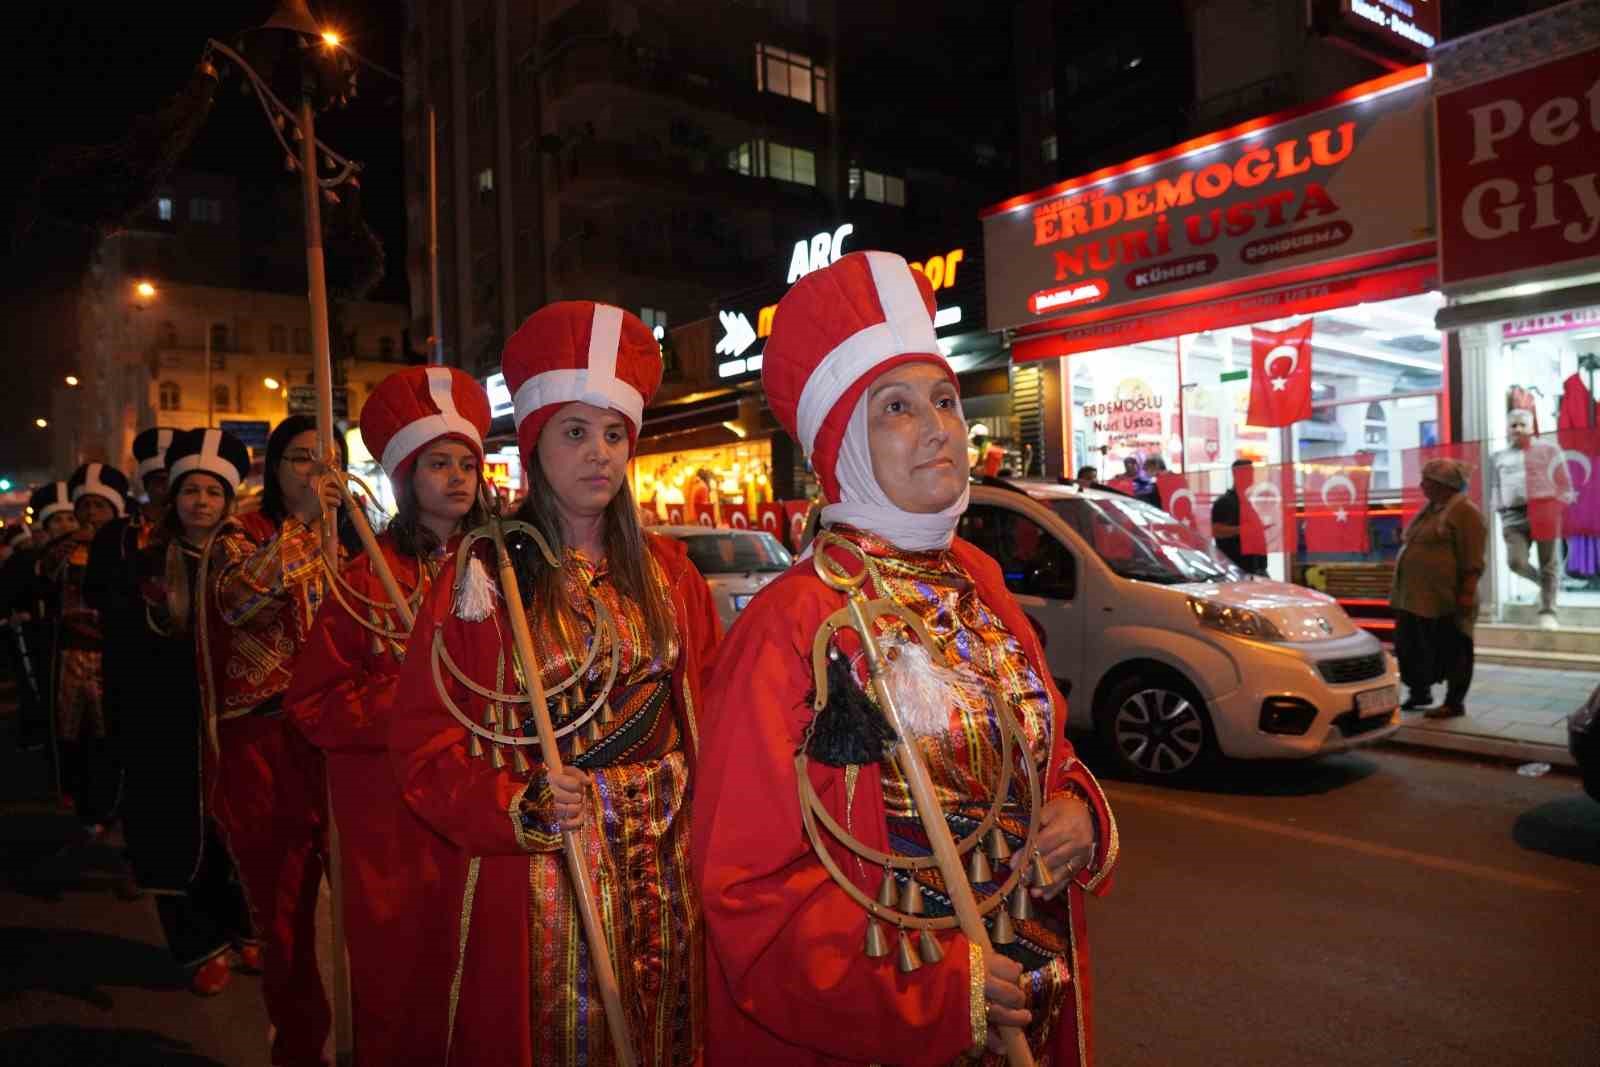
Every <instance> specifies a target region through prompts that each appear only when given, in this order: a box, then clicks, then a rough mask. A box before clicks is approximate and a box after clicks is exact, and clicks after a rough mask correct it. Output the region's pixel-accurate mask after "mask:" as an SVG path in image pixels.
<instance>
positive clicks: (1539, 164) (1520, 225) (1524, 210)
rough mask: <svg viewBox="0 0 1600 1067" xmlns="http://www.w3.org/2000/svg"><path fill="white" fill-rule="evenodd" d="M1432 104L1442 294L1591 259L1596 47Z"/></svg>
mask: <svg viewBox="0 0 1600 1067" xmlns="http://www.w3.org/2000/svg"><path fill="white" fill-rule="evenodd" d="M1436 106H1437V110H1438V140H1439V216H1440V218H1439V261H1440V273H1441V277H1442V279H1443V281H1444V285H1445V288H1446V289H1447V290H1449V289H1461V288H1468V287H1483V286H1484V285H1485V284H1486V283H1490V282H1498V283H1503V282H1507V281H1510V280H1512V279H1514V278H1517V277H1535V276H1539V275H1541V274H1545V273H1549V272H1557V273H1563V274H1565V273H1576V272H1578V271H1580V270H1584V269H1591V268H1592V267H1593V266H1595V265H1596V264H1600V48H1591V49H1589V50H1588V51H1586V52H1581V53H1579V54H1577V55H1573V56H1568V57H1566V58H1564V59H1558V60H1555V61H1554V62H1550V63H1545V64H1542V65H1540V66H1537V67H1532V68H1528V69H1524V70H1521V71H1518V72H1517V73H1515V74H1509V75H1507V76H1505V77H1503V78H1495V79H1493V80H1491V81H1487V82H1480V83H1478V84H1477V85H1470V86H1467V87H1466V88H1463V89H1457V90H1455V91H1453V92H1448V93H1441V94H1440V95H1439V97H1438V98H1437V105H1436Z"/></svg>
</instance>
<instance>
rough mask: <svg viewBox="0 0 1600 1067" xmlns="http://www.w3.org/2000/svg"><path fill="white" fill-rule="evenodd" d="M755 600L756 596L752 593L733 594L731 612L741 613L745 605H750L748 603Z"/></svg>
mask: <svg viewBox="0 0 1600 1067" xmlns="http://www.w3.org/2000/svg"><path fill="white" fill-rule="evenodd" d="M755 598H756V595H755V594H754V593H735V594H733V610H734V611H743V610H744V608H745V605H746V604H748V603H750V601H752V600H754V599H755Z"/></svg>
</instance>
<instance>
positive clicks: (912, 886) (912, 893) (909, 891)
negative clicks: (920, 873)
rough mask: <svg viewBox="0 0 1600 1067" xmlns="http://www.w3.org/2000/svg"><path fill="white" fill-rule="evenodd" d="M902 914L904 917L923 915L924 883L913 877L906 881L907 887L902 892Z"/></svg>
mask: <svg viewBox="0 0 1600 1067" xmlns="http://www.w3.org/2000/svg"><path fill="white" fill-rule="evenodd" d="M900 912H901V914H903V915H921V914H922V883H921V882H919V881H917V879H916V876H915V875H913V876H911V877H910V878H908V879H907V880H906V887H905V888H904V889H902V890H901V891H900Z"/></svg>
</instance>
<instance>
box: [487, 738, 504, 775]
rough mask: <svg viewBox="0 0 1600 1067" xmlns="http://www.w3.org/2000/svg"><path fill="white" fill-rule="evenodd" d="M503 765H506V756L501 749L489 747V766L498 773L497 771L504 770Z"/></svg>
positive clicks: (497, 746) (495, 745)
mask: <svg viewBox="0 0 1600 1067" xmlns="http://www.w3.org/2000/svg"><path fill="white" fill-rule="evenodd" d="M505 765H506V754H505V752H504V751H502V749H501V747H500V746H499V745H497V744H491V745H490V746H489V766H491V767H493V768H494V769H495V770H497V771H499V770H504V769H505Z"/></svg>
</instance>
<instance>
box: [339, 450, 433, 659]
mask: <svg viewBox="0 0 1600 1067" xmlns="http://www.w3.org/2000/svg"><path fill="white" fill-rule="evenodd" d="M334 473H335V472H333V471H331V470H327V471H324V474H325V475H333V474H334ZM337 474H338V476H340V477H342V478H343V479H344V480H345V481H346V482H354V483H355V485H356V487H357V488H358V489H360V490H361V491H362V492H364V493H366V495H367V499H368V500H376V499H378V494H377V493H375V492H373V490H372V486H370V485H368V484H367V483H366V481H365V479H363V478H362V477H361V475H359V474H357V473H355V472H354V471H338V472H337ZM347 499H348V497H347ZM319 543H320V546H321V552H322V562H323V565H324V566H326V567H327V570H328V591H329V592H331V593H332V594H333V599H334V600H336V601H337V602H338V604H339V606H340V607H342V608H344V610H345V612H346V613H347V614H348V615H349V616H350V617H351V618H352V619H354V620H355V621H356V622H357V623H359V624H360V625H361V626H363V627H365V628H366V629H368V630H370V631H371V632H372V633H374V634H377V635H378V636H379V637H381V638H383V639H384V640H386V641H397V642H399V643H401V644H404V643H405V642H406V641H408V640H410V638H411V631H409V630H399V629H391V628H390V627H388V626H385V625H383V624H382V623H380V622H377V621H374V620H373V619H370V618H367V617H365V616H363V615H362V613H361V612H359V611H357V610H356V609H355V608H354V607H352V606H351V604H350V601H349V600H346V599H345V598H346V597H347V596H349V597H352V598H354V599H355V600H357V601H359V602H360V603H362V604H364V605H365V606H366V607H367V609H368V611H369V612H371V613H375V614H376V615H377V616H378V617H379V618H384V619H386V618H388V617H389V615H390V614H391V613H392V612H393V611H394V605H393V604H391V603H389V600H388V598H387V597H385V598H383V599H381V600H379V599H374V598H373V597H369V596H367V595H366V594H365V593H362V592H360V591H359V590H357V589H356V588H355V587H354V586H352V585H351V584H350V583H349V582H347V581H345V580H344V577H343V576H342V575H341V574H340V573H339V572H340V567H339V561H338V560H337V559H335V558H334V556H333V553H332V550H331V546H330V543H329V541H328V540H327V539H322V540H321V541H320V542H319ZM395 582H396V584H398V583H399V578H398V577H397V578H396V579H395ZM423 592H424V583H422V582H418V583H417V587H416V588H415V589H413V590H412V591H411V592H410V593H409V594H408V595H407V596H406V604H407V605H408V606H409V607H410V608H411V617H412V618H416V616H417V612H418V609H419V608H421V607H422V595H423Z"/></svg>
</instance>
